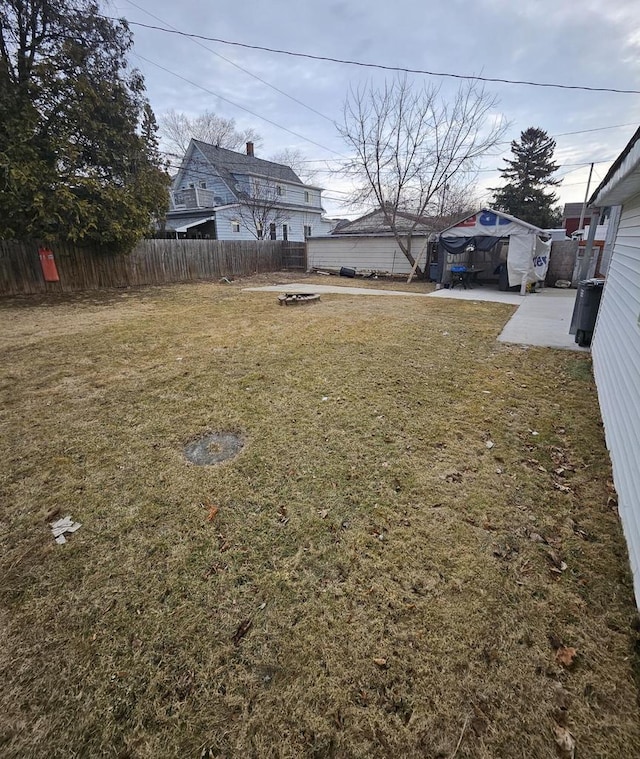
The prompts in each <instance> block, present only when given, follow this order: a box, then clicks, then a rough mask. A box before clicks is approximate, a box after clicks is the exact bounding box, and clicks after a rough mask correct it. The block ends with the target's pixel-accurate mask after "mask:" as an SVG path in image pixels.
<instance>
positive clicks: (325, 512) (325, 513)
mask: <svg viewBox="0 0 640 759" xmlns="http://www.w3.org/2000/svg"><path fill="white" fill-rule="evenodd" d="M318 516H319V517H320V519H326V518H327V517H328V516H329V509H319V510H318Z"/></svg>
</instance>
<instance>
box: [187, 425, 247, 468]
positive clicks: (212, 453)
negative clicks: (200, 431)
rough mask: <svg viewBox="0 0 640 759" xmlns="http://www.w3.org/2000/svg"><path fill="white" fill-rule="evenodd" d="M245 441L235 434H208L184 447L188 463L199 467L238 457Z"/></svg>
mask: <svg viewBox="0 0 640 759" xmlns="http://www.w3.org/2000/svg"><path fill="white" fill-rule="evenodd" d="M243 446H244V441H243V440H242V438H241V437H240V436H239V435H236V434H235V433H233V432H207V433H206V434H205V435H203V436H202V437H199V438H198V439H197V440H192V441H191V442H190V443H187V445H185V447H184V455H185V457H186V459H187V461H190V462H191V463H192V464H197V465H198V466H208V465H210V464H221V463H222V462H223V461H227V460H228V459H232V458H233V457H234V456H237V455H238V453H240V451H241V450H242V447H243Z"/></svg>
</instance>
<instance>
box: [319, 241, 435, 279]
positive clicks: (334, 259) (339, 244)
mask: <svg viewBox="0 0 640 759" xmlns="http://www.w3.org/2000/svg"><path fill="white" fill-rule="evenodd" d="M425 242H426V240H425V238H424V237H414V238H413V242H412V249H413V254H414V256H415V255H417V254H418V253H419V252H420V251H423V248H424V245H425ZM307 258H308V264H309V267H310V268H312V269H322V268H323V267H326V268H331V269H339V268H340V267H342V266H347V267H349V268H353V269H365V270H367V269H372V270H375V271H380V272H389V273H391V274H409V273H410V272H411V265H410V264H409V261H408V260H407V258H406V256H405V255H404V253H403V252H402V251H401V250H400V248H399V246H398V244H397V243H396V241H395V240H394V239H393V238H392V237H375V236H370V237H369V236H367V237H346V236H345V237H325V238H320V239H313V240H308V241H307ZM424 261H425V253H424V252H422V253H421V255H420V263H421V267H422V268H424Z"/></svg>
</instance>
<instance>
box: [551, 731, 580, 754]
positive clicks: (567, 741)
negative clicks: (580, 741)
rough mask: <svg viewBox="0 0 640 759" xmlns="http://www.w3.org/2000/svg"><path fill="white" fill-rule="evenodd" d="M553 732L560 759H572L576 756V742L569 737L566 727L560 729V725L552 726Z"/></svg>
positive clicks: (571, 736)
mask: <svg viewBox="0 0 640 759" xmlns="http://www.w3.org/2000/svg"><path fill="white" fill-rule="evenodd" d="M553 732H554V735H555V739H556V744H557V746H558V749H559V750H560V755H561V756H562V759H574V757H575V755H576V742H575V740H574V738H573V735H571V733H570V732H569V731H568V730H567V728H566V727H560V725H554V726H553Z"/></svg>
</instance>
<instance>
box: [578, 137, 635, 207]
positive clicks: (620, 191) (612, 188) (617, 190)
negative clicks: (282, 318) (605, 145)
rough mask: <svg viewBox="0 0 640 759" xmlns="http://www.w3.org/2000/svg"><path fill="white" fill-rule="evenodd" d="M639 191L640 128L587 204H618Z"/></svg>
mask: <svg viewBox="0 0 640 759" xmlns="http://www.w3.org/2000/svg"><path fill="white" fill-rule="evenodd" d="M639 192H640V128H638V129H637V130H636V133H635V134H634V135H633V137H632V138H631V139H630V140H629V142H628V143H627V145H626V147H625V148H624V150H623V151H622V153H620V155H619V156H618V157H617V158H616V160H615V161H614V162H613V164H612V165H611V168H610V169H609V171H608V172H607V174H606V176H605V178H604V179H603V180H602V182H600V184H599V185H598V187H597V188H596V190H595V192H594V193H593V195H592V196H591V198H590V200H589V205H594V206H598V207H600V208H602V207H603V206H619V205H622V204H623V203H624V201H625V200H626V199H627V198H630V197H631V196H632V195H636V194H637V193H639Z"/></svg>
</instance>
